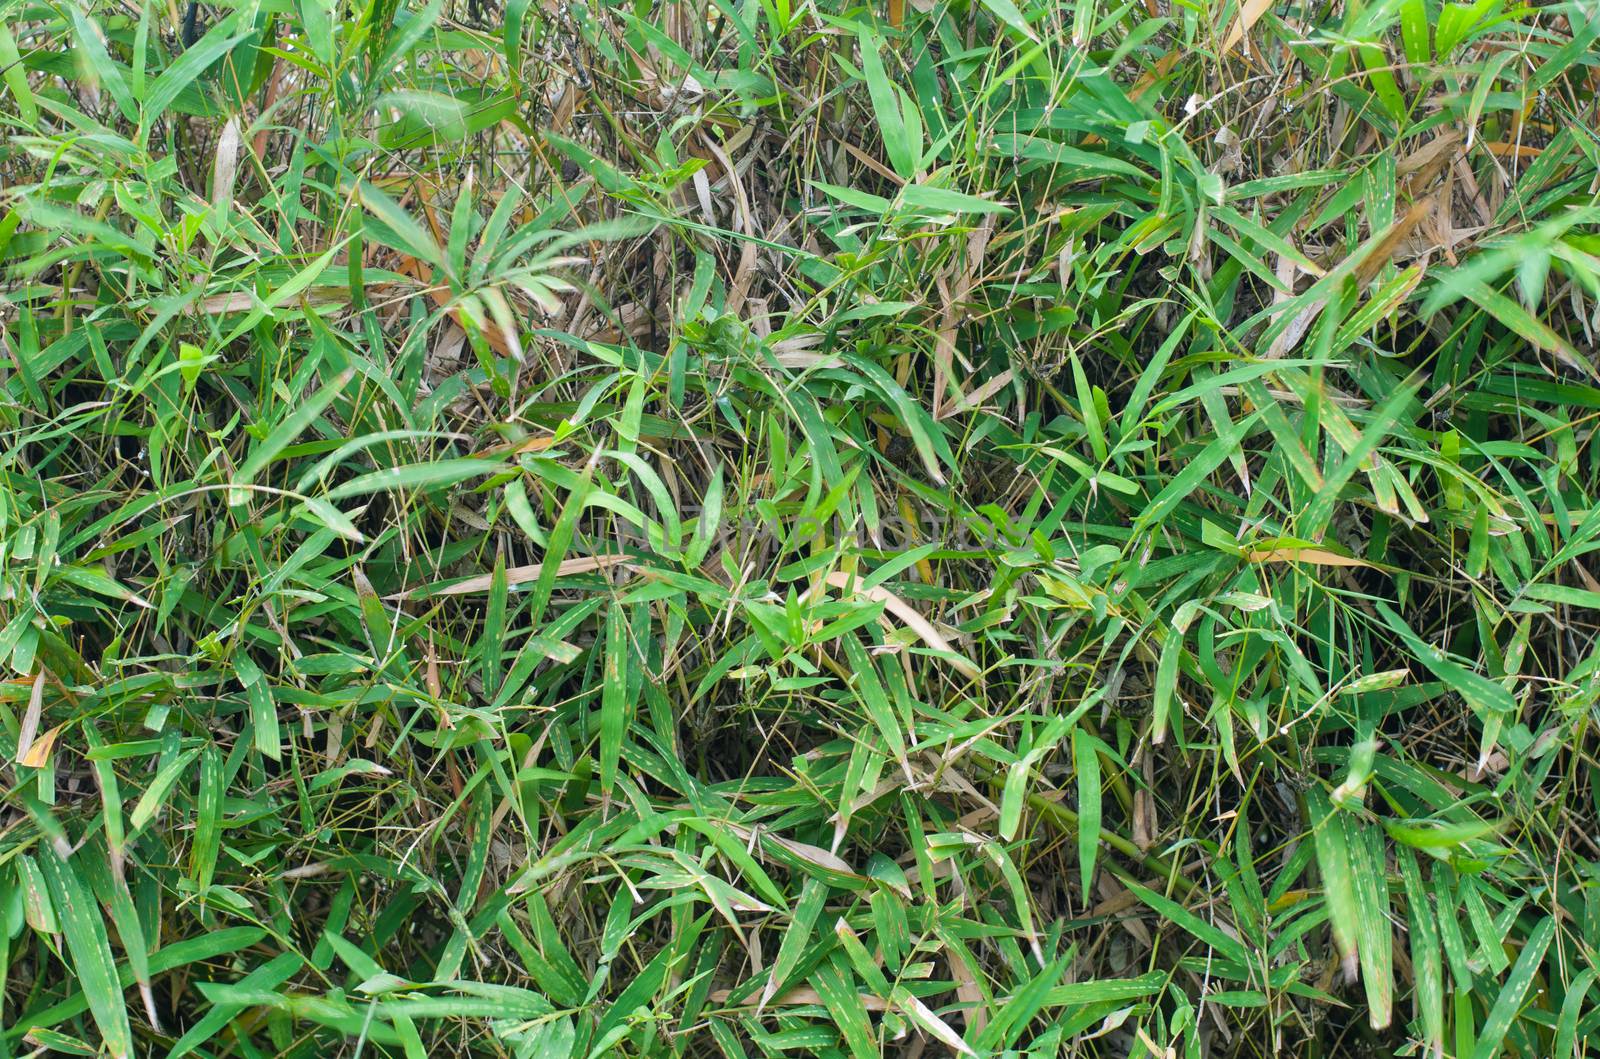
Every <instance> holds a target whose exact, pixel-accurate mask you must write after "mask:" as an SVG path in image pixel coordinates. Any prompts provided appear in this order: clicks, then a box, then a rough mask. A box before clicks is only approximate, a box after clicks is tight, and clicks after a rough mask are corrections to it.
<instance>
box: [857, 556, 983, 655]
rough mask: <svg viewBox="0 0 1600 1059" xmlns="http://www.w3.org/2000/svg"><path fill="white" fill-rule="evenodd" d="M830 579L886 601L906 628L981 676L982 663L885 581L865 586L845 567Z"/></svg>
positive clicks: (887, 608) (877, 599)
mask: <svg viewBox="0 0 1600 1059" xmlns="http://www.w3.org/2000/svg"><path fill="white" fill-rule="evenodd" d="M826 580H827V583H828V586H829V587H830V588H837V589H840V590H841V591H849V592H854V593H855V594H856V595H857V596H860V597H862V598H864V599H870V600H872V601H873V602H874V603H882V604H883V605H884V609H886V610H887V611H888V612H889V613H891V614H893V615H894V616H895V617H897V618H899V619H900V620H901V621H902V622H904V623H905V626H906V628H908V629H910V630H911V631H912V632H914V633H916V634H917V637H918V639H920V640H921V641H922V642H923V643H925V644H927V645H928V646H929V647H931V648H933V649H934V650H935V651H941V652H944V653H945V654H946V655H947V656H948V661H949V662H950V664H951V665H953V666H955V667H956V668H957V669H959V670H960V671H961V672H963V673H965V674H966V675H967V676H969V677H971V678H972V679H973V680H977V679H979V672H978V667H977V666H975V665H973V664H972V662H971V661H969V660H968V659H967V658H966V657H965V656H964V655H962V654H961V652H959V651H957V650H956V649H955V648H954V647H953V646H951V644H950V641H949V640H946V639H945V638H944V636H943V635H942V634H941V633H940V632H939V630H938V629H935V628H934V627H933V623H932V622H930V621H929V620H928V619H927V618H924V617H923V616H922V615H921V614H919V613H917V611H916V610H915V609H914V608H913V607H912V606H911V605H910V604H909V603H907V602H906V601H905V600H903V599H901V598H900V597H899V596H897V595H895V594H894V593H893V592H890V591H889V590H888V589H886V588H884V587H882V586H881V585H874V586H873V587H872V588H864V587H862V585H861V584H860V581H859V579H858V578H857V577H856V575H854V574H848V573H845V572H844V571H843V570H835V571H834V572H833V573H831V574H829V575H828V576H827V578H826Z"/></svg>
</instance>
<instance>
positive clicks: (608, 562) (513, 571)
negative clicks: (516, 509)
mask: <svg viewBox="0 0 1600 1059" xmlns="http://www.w3.org/2000/svg"><path fill="white" fill-rule="evenodd" d="M628 559H629V556H626V555H620V554H616V553H611V554H606V555H580V556H578V557H577V558H575V559H566V560H563V561H562V563H561V565H560V566H558V567H556V576H557V577H570V576H571V575H573V574H587V573H589V572H590V571H593V570H604V569H606V568H607V567H611V566H616V565H617V564H618V563H625V562H627V561H628ZM543 572H544V564H543V563H531V564H529V565H528V566H513V567H511V568H510V569H509V570H507V571H506V584H507V585H508V586H515V585H524V584H527V583H528V582H529V581H537V580H539V575H540V574H541V573H543ZM437 584H439V582H435V583H434V585H418V586H417V587H416V588H411V589H407V590H406V591H404V592H396V593H395V594H394V595H392V596H385V597H384V598H385V599H388V600H404V599H415V598H416V597H417V596H467V595H471V594H472V593H474V592H487V591H489V589H490V587H492V586H493V585H494V575H493V574H483V575H482V576H480V577H469V578H467V579H466V580H465V581H457V582H456V583H455V584H447V585H445V586H444V587H443V588H435V585H437Z"/></svg>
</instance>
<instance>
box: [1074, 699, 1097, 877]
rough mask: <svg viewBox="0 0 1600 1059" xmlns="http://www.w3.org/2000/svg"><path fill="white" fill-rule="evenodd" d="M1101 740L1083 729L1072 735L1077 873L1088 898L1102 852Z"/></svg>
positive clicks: (1075, 730)
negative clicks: (1098, 855) (1076, 777)
mask: <svg viewBox="0 0 1600 1059" xmlns="http://www.w3.org/2000/svg"><path fill="white" fill-rule="evenodd" d="M1098 742H1099V740H1097V739H1095V738H1094V737H1093V736H1091V735H1089V733H1088V732H1086V731H1084V730H1083V729H1081V728H1075V729H1073V732H1072V763H1073V767H1074V768H1075V770H1076V771H1077V774H1078V874H1079V878H1080V880H1081V882H1082V885H1083V892H1084V894H1085V895H1088V894H1092V893H1094V890H1093V889H1092V888H1091V886H1090V883H1091V882H1092V881H1093V879H1094V861H1095V856H1096V854H1098V853H1099V851H1100V751H1099V747H1098V746H1097V745H1096V744H1097V743H1098Z"/></svg>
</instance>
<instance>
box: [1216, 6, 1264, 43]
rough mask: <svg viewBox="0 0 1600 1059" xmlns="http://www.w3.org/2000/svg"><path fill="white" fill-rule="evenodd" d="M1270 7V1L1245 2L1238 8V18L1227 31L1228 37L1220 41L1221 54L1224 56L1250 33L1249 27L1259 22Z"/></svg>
mask: <svg viewBox="0 0 1600 1059" xmlns="http://www.w3.org/2000/svg"><path fill="white" fill-rule="evenodd" d="M1271 6H1272V0H1245V2H1244V4H1243V5H1242V6H1241V7H1240V8H1239V17H1238V19H1237V20H1236V21H1235V22H1234V24H1233V28H1232V29H1230V30H1228V35H1227V37H1225V38H1224V39H1223V41H1222V54H1224V55H1226V54H1228V52H1230V51H1232V50H1233V49H1234V46H1235V45H1237V44H1238V43H1239V42H1240V41H1242V40H1244V35H1245V34H1246V33H1249V32H1250V27H1252V26H1254V25H1255V24H1256V23H1257V22H1259V21H1260V20H1261V16H1262V15H1264V14H1266V13H1267V8H1269V7H1271Z"/></svg>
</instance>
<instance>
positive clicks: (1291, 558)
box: [1245, 548, 1372, 567]
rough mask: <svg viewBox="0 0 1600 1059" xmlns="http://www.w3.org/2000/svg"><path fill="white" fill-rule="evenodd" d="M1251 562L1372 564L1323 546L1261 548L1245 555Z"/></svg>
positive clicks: (1321, 564) (1340, 564)
mask: <svg viewBox="0 0 1600 1059" xmlns="http://www.w3.org/2000/svg"><path fill="white" fill-rule="evenodd" d="M1245 558H1246V559H1249V560H1250V561H1251V562H1252V563H1310V564H1312V565H1313V566H1366V567H1370V566H1371V565H1372V564H1371V563H1369V562H1367V561H1366V560H1364V559H1357V558H1355V557H1354V556H1350V555H1340V554H1339V553H1338V552H1330V551H1328V550H1327V549H1325V548H1261V549H1257V550H1256V551H1252V552H1250V553H1249V554H1248V555H1246V556H1245Z"/></svg>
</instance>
